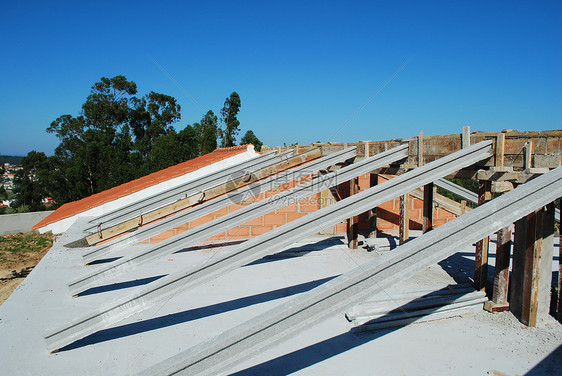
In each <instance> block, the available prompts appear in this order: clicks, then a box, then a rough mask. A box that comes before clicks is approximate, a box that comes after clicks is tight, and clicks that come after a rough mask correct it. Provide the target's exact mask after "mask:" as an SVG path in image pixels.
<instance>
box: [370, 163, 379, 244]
mask: <svg viewBox="0 0 562 376" xmlns="http://www.w3.org/2000/svg"><path fill="white" fill-rule="evenodd" d="M378 183H379V175H378V174H375V173H370V174H369V187H374V186H375V185H377V184H378ZM368 217H369V238H376V237H377V208H373V209H371V210H370V211H369V215H368Z"/></svg>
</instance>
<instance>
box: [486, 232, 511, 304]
mask: <svg viewBox="0 0 562 376" xmlns="http://www.w3.org/2000/svg"><path fill="white" fill-rule="evenodd" d="M510 255H511V229H510V228H509V227H504V228H502V229H501V230H499V231H498V241H497V244H496V265H495V269H496V271H495V274H494V290H493V292H492V300H491V301H489V302H486V304H484V309H485V310H487V311H490V312H501V311H507V310H508V309H509V303H508V302H507V295H508V292H509V259H510Z"/></svg>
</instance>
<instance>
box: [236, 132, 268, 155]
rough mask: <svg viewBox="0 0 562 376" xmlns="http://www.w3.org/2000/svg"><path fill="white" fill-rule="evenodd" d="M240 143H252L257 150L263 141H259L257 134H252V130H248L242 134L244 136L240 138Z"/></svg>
mask: <svg viewBox="0 0 562 376" xmlns="http://www.w3.org/2000/svg"><path fill="white" fill-rule="evenodd" d="M240 144H241V145H245V144H252V145H254V147H255V148H256V150H257V151H260V150H261V147H262V145H263V142H261V141H260V140H259V139H258V138H257V136H256V135H255V134H254V132H253V131H251V130H249V131H247V132H246V134H244V137H242V140H240Z"/></svg>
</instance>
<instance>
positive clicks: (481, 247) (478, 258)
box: [474, 180, 492, 291]
mask: <svg viewBox="0 0 562 376" xmlns="http://www.w3.org/2000/svg"><path fill="white" fill-rule="evenodd" d="M491 199H492V184H491V183H490V181H488V180H479V181H478V205H483V204H484V203H485V202H486V201H489V200H491ZM489 242H490V238H489V237H485V238H484V239H482V240H479V241H478V242H477V243H476V254H475V257H474V288H475V289H476V290H480V291H484V290H485V289H486V281H487V279H488V246H489Z"/></svg>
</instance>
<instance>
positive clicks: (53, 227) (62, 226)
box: [36, 145, 260, 234]
mask: <svg viewBox="0 0 562 376" xmlns="http://www.w3.org/2000/svg"><path fill="white" fill-rule="evenodd" d="M259 155H260V154H259V153H257V152H256V151H255V150H254V146H253V145H248V148H247V150H246V151H245V152H242V153H240V154H236V155H234V156H232V157H230V158H226V159H223V160H222V161H219V162H216V163H213V164H210V165H208V166H205V167H201V168H199V169H197V170H195V171H191V172H188V173H186V174H184V175H181V176H178V177H175V178H173V179H170V180H166V181H163V182H161V183H158V184H155V185H153V186H150V187H147V188H145V189H143V190H140V191H138V192H135V193H131V194H130V195H128V196H124V197H121V198H118V199H116V200H113V201H109V202H106V203H104V204H102V205H100V206H96V207H94V208H91V209H88V210H86V211H84V212H82V213H78V214H76V215H73V216H72V217H68V218H64V219H61V220H60V221H57V222H54V223H51V224H48V225H46V226H44V227H40V228H39V229H38V231H39V232H40V233H45V232H47V231H53V233H54V234H60V233H63V232H65V231H66V230H68V228H69V227H70V226H72V224H73V223H74V222H75V221H76V219H78V218H79V217H97V216H99V215H102V214H106V213H108V212H111V211H113V210H116V209H120V208H122V207H125V206H127V205H130V204H132V203H134V202H137V201H139V200H141V199H142V198H145V197H149V196H152V195H154V194H158V193H160V192H163V191H166V190H168V189H171V188H174V187H177V186H179V185H182V184H185V183H187V182H189V181H192V180H194V179H197V178H199V177H201V176H204V175H209V174H211V173H213V172H215V171H218V170H222V169H223V168H226V167H230V166H233V165H235V164H238V163H241V162H244V161H246V160H249V159H252V158H255V157H257V156H259ZM37 222H38V221H37ZM37 222H36V223H37Z"/></svg>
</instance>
